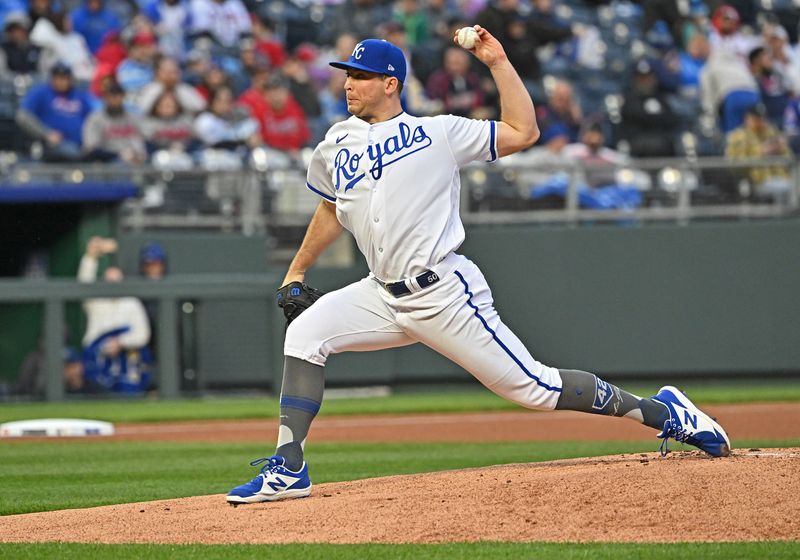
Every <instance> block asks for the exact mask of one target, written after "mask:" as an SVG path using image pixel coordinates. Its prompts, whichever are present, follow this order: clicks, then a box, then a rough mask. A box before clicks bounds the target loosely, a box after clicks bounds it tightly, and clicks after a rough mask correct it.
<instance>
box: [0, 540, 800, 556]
mask: <svg viewBox="0 0 800 560" xmlns="http://www.w3.org/2000/svg"><path fill="white" fill-rule="evenodd" d="M798 556H800V543H797V542H785V541H776V542H752V543H677V544H658V545H646V544H616V543H612V544H605V543H601V544H574V543H569V544H562V543H491V542H480V543H453V544H442V545H383V544H365V545H330V544H328V545H326V544H296V545H258V546H256V545H227V546H225V545H132V544H128V545H96V544H64V543H47V544H31V545H23V544H6V545H3V544H0V558H15V559H19V560H28V559H30V560H39V559H41V558H59V559H63V560H72V559H75V560H93V559H95V558H114V559H115V560H125V559H128V558H148V559H151V558H152V559H159V558H164V559H169V560H182V559H195V558H202V559H203V560H216V559H218V558H219V559H221V558H225V559H230V558H234V559H248V558H252V559H253V560H264V559H269V558H277V559H280V560H311V559H325V560H362V559H374V558H380V559H387V560H388V559H393V560H418V559H423V558H424V559H432V560H437V559H443V558H448V559H455V558H463V559H469V560H481V559H487V560H497V559H498V558H514V559H527V558H546V559H548V560H574V559H586V558H591V559H593V560H620V559H623V558H636V559H642V560H662V559H663V560H680V559H690V558H691V559H696V558H702V559H717V558H718V559H725V560H728V559H730V560H736V559H742V558H747V559H750V558H752V559H761V558H770V559H771V560H783V559H789V558H797V557H798Z"/></svg>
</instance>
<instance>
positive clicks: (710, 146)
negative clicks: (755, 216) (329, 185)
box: [0, 0, 800, 168]
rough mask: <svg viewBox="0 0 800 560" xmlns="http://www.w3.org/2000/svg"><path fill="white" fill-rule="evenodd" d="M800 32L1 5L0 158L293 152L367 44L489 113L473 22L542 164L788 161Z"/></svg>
mask: <svg viewBox="0 0 800 560" xmlns="http://www.w3.org/2000/svg"><path fill="white" fill-rule="evenodd" d="M784 4H785V5H784ZM798 20H800V10H799V9H798V8H796V7H795V6H794V3H793V2H790V1H779V0H776V1H770V2H752V1H743V0H740V1H730V2H728V3H722V2H717V1H714V0H709V1H706V2H703V1H699V0H639V1H637V2H632V1H628V0H610V1H603V0H310V1H309V0H5V1H4V2H3V3H2V7H0V27H1V28H2V41H1V45H0V129H1V130H0V132H2V133H3V134H0V136H2V137H3V138H4V140H2V142H0V149H6V150H14V151H17V152H18V153H19V155H20V157H23V158H26V157H30V158H33V159H38V160H43V161H48V162H64V161H67V162H69V161H100V162H115V163H120V164H127V165H138V164H143V163H146V162H151V163H160V164H162V165H169V166H171V167H173V168H190V167H192V166H194V165H197V164H205V165H206V166H207V167H208V166H214V167H217V168H219V167H236V166H237V165H240V164H241V163H242V161H243V158H245V157H246V156H247V154H249V153H250V151H251V150H253V149H254V148H257V147H258V148H262V149H266V150H268V151H274V152H276V153H280V154H284V156H285V155H289V156H290V157H294V156H296V155H298V153H299V152H300V150H301V149H302V148H303V147H306V146H313V145H314V144H315V143H316V142H318V141H319V140H320V139H321V138H322V136H323V135H324V132H325V130H327V128H328V127H329V126H330V125H331V124H332V123H334V122H337V121H339V120H341V119H344V118H346V117H347V116H348V115H347V110H346V103H345V99H344V91H343V83H344V74H343V73H342V72H339V71H334V70H332V69H331V68H330V67H329V66H328V64H327V63H328V62H329V61H331V60H342V59H345V58H347V56H348V55H349V54H350V53H351V52H352V50H353V48H354V46H355V44H356V43H357V42H358V41H359V40H360V39H362V38H364V37H367V36H377V37H382V38H385V39H387V40H389V41H392V42H393V43H395V44H397V45H399V46H400V47H401V48H403V50H404V51H405V52H406V55H407V57H408V59H409V68H410V69H411V71H410V73H409V77H408V80H407V83H406V84H405V88H404V99H403V103H404V107H405V109H406V110H407V111H409V112H411V113H414V114H420V115H433V114H438V113H452V114H456V115H463V116H469V117H473V118H486V119H491V118H497V117H498V116H499V106H498V96H497V92H496V90H495V87H494V84H493V82H492V80H491V79H490V76H489V74H488V73H487V71H486V69H485V68H484V67H482V65H480V64H477V63H476V61H475V60H474V58H473V57H471V56H470V55H469V54H468V53H467V52H465V51H464V50H463V49H460V48H457V47H454V46H453V44H452V36H453V33H454V31H455V30H456V29H458V28H459V27H462V26H464V25H469V24H474V23H478V24H480V25H482V26H484V27H486V28H487V29H488V30H489V31H491V32H492V33H493V34H494V35H496V36H497V37H498V38H499V39H500V41H501V42H502V43H503V44H504V46H505V48H506V50H507V52H508V55H509V58H510V59H511V61H512V62H513V64H514V65H515V67H516V68H517V70H518V72H519V73H520V75H521V76H522V78H523V80H524V82H525V84H526V86H527V87H528V90H529V91H530V93H531V96H532V97H533V99H534V101H535V102H536V104H537V115H538V119H539V124H540V128H541V130H542V138H541V140H540V142H539V144H540V148H541V149H542V150H545V149H546V150H548V152H547V155H546V157H545V159H548V158H550V159H552V158H551V156H553V157H560V156H561V155H563V154H562V151H561V148H560V146H562V145H563V146H568V145H569V144H579V145H581V146H582V148H581V147H580V146H578V147H573V148H570V149H568V150H567V152H566V153H567V154H570V153H573V154H574V153H583V154H584V156H585V157H588V158H590V159H591V158H599V159H601V160H602V159H603V158H602V156H600V155H599V154H600V152H599V147H604V148H607V149H611V150H613V151H614V152H618V153H619V154H621V156H631V157H634V158H637V157H672V156H682V155H686V154H687V152H692V153H696V154H697V155H723V154H727V155H728V156H730V157H752V156H753V155H754V154H760V155H785V154H790V153H791V152H792V151H795V152H796V151H800V122H799V121H800V51H799V50H798V46H797V23H798ZM14 131H21V132H23V133H24V134H14V133H13V132H14ZM597 132H600V133H601V135H600V142H601V145H600V146H595V147H592V146H593V144H591V143H590V144H587V143H586V142H584V141H583V139H585V138H586V137H591V136H592V135H595V136H594V137H592V140H593V141H594V144H596V143H597V136H596V134H597ZM687 133H688V134H689V135H688V136H687ZM582 150H583V151H582ZM536 157H537V158H538V157H542V155H541V154H540V155H537V156H536ZM615 157H616V156H615ZM534 160H536V158H534Z"/></svg>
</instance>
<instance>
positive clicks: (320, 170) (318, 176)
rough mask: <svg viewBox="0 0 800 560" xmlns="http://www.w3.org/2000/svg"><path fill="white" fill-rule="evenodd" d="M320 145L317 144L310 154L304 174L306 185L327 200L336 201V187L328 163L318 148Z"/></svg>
mask: <svg viewBox="0 0 800 560" xmlns="http://www.w3.org/2000/svg"><path fill="white" fill-rule="evenodd" d="M321 146H322V144H320V145H319V146H317V148H316V149H315V150H314V154H313V155H312V156H311V163H310V164H309V165H308V173H307V174H306V187H308V188H309V189H310V190H312V191H314V192H315V193H317V194H318V195H319V196H321V197H322V198H324V199H325V200H327V201H328V202H336V189H335V188H334V187H333V181H332V180H331V174H330V172H329V171H328V165H327V163H326V161H325V157H324V156H323V155H322V150H321V149H320V148H321Z"/></svg>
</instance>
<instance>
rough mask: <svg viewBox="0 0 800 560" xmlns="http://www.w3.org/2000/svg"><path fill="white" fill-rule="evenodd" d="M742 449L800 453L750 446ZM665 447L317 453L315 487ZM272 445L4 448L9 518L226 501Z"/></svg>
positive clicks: (322, 448) (327, 449)
mask: <svg viewBox="0 0 800 560" xmlns="http://www.w3.org/2000/svg"><path fill="white" fill-rule="evenodd" d="M737 443H738V445H739V447H754V446H757V447H777V446H790V445H800V440H793V441H763V440H761V441H743V442H737ZM656 447H657V445H656V442H655V441H654V440H653V441H643V442H598V441H592V442H523V443H520V442H507V443H481V444H477V443H469V444H466V443H437V444H430V443H424V444H422V443H420V444H408V443H403V444H400V443H397V444H363V443H362V444H315V445H314V446H312V447H310V449H309V451H308V454H307V456H308V461H309V464H310V465H311V476H312V480H313V481H314V482H315V483H322V482H335V481H344V480H357V479H362V478H370V477H376V476H387V475H394V474H406V473H418V472H432V471H440V470H447V469H460V468H467V467H480V466H486V465H495V464H504V463H521V462H533V461H548V460H554V459H561V458H571V457H589V456H598V455H611V454H617V453H633V452H643V451H647V452H652V451H654V450H656ZM268 448H271V446H270V445H266V444H265V445H264V446H257V445H254V444H212V443H164V442H157V443H153V442H102V441H87V442H32V443H11V444H4V445H3V447H2V457H3V459H2V461H0V486H1V487H2V492H0V515H9V514H15V513H28V512H34V511H48V510H56V509H65V508H82V507H91V506H98V505H105V504H116V503H128V502H139V501H148V500H156V499H167V498H178V497H184V496H199V495H205V494H215V493H226V492H228V491H229V490H230V489H231V488H232V487H233V486H236V485H238V484H241V483H243V482H245V481H247V480H248V479H249V478H250V477H252V476H254V475H255V474H256V473H257V470H256V469H255V468H253V467H250V466H248V464H247V462H248V461H249V460H251V459H254V458H257V457H263V456H265V455H268V454H269V453H268V452H269V451H270V450H271V449H268Z"/></svg>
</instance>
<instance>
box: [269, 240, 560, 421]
mask: <svg viewBox="0 0 800 560" xmlns="http://www.w3.org/2000/svg"><path fill="white" fill-rule="evenodd" d="M432 270H433V271H434V272H436V273H437V274H438V275H439V278H441V280H439V281H438V282H437V283H436V284H433V285H432V286H429V287H428V288H426V289H423V290H421V291H417V292H415V293H411V294H407V295H404V296H400V297H395V296H393V295H391V294H390V293H389V292H387V291H386V290H385V289H384V288H383V286H381V284H380V283H379V282H378V281H377V280H376V279H375V278H374V277H372V276H370V277H367V278H364V279H363V280H360V281H358V282H355V283H354V284H350V285H349V286H346V287H344V288H342V289H340V290H336V291H334V292H330V293H328V294H325V295H324V296H322V297H321V298H320V299H319V300H317V302H316V303H315V304H314V305H313V306H311V307H310V308H309V309H308V310H306V311H305V312H304V313H303V314H302V315H300V316H299V317H298V318H297V319H295V320H294V321H293V322H292V324H291V325H290V326H289V328H288V330H287V331H286V341H285V345H284V354H285V355H287V356H293V357H295V358H299V359H301V360H305V361H308V362H311V363H314V364H317V365H320V366H324V365H325V362H326V360H327V359H328V356H329V355H330V354H338V353H340V352H348V351H355V352H365V351H369V350H381V349H384V348H396V347H399V346H407V345H409V344H414V343H415V342H421V343H423V344H425V345H426V346H429V347H430V348H432V349H433V350H435V351H437V352H439V353H440V354H442V355H444V356H446V357H448V358H449V359H451V360H452V361H454V362H455V363H457V364H458V365H460V366H461V367H463V368H464V369H465V370H467V371H468V372H470V373H471V374H472V375H474V376H475V378H477V379H478V380H479V381H480V382H481V383H483V385H485V386H486V387H487V388H489V389H490V390H492V391H493V392H495V393H496V394H498V395H500V396H501V397H503V398H505V399H507V400H509V401H512V402H514V403H517V404H519V405H521V406H524V407H526V408H532V409H540V410H552V409H554V408H555V406H556V403H557V402H558V398H559V396H560V395H561V376H560V374H559V372H558V370H557V369H556V368H552V367H548V366H545V365H543V364H541V363H539V362H538V361H536V360H535V359H534V358H533V357H532V356H531V355H530V353H529V352H528V350H527V349H526V348H525V346H524V345H523V344H522V342H520V340H519V339H518V338H517V337H516V335H514V333H513V332H511V330H509V329H508V327H506V326H505V325H504V324H503V322H502V321H501V320H500V317H499V315H498V314H497V311H496V310H495V309H494V306H493V300H492V293H491V290H490V289H489V285H488V284H487V283H486V279H485V278H484V277H483V274H482V273H481V271H480V270H479V269H478V267H477V266H476V265H475V264H474V263H473V262H472V261H470V260H469V259H467V258H466V257H464V256H461V255H456V254H450V255H449V256H448V257H447V258H445V259H444V260H443V261H442V262H441V263H439V264H438V265H436V266H435V267H433V268H432Z"/></svg>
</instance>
